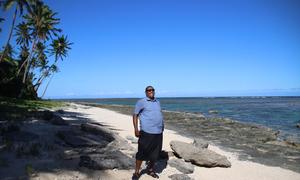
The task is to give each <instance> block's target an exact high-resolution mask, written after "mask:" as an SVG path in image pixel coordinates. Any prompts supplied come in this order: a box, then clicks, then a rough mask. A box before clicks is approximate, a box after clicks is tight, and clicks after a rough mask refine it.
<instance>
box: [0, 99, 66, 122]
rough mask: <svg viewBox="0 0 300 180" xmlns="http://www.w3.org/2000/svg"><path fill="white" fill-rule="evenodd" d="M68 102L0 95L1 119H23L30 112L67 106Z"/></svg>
mask: <svg viewBox="0 0 300 180" xmlns="http://www.w3.org/2000/svg"><path fill="white" fill-rule="evenodd" d="M66 105H67V104H66V103H64V102H59V101H52V100H24V99H16V98H7V97H0V121H1V120H2V121H3V120H8V121H11V120H21V119H24V117H26V116H28V115H29V114H30V113H32V112H35V111H38V110H41V109H52V108H59V107H63V106H66Z"/></svg>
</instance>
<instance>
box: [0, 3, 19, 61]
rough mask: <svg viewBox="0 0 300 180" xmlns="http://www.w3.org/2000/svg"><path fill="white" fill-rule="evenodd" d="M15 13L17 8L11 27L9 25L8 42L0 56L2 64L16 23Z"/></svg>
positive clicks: (15, 14)
mask: <svg viewBox="0 0 300 180" xmlns="http://www.w3.org/2000/svg"><path fill="white" fill-rule="evenodd" d="M17 13H18V8H17V6H16V9H15V13H14V16H13V21H12V25H11V28H10V32H9V35H8V40H7V42H6V45H5V47H4V51H3V52H2V54H1V57H0V62H2V60H3V59H4V55H5V52H6V49H7V46H8V44H9V41H10V39H11V36H12V33H13V30H14V26H15V22H16V17H17Z"/></svg>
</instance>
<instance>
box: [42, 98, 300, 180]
mask: <svg viewBox="0 0 300 180" xmlns="http://www.w3.org/2000/svg"><path fill="white" fill-rule="evenodd" d="M65 110H66V111H71V112H77V113H81V114H83V115H84V116H85V117H86V118H89V119H90V120H91V121H95V122H99V123H102V124H104V125H109V126H111V127H112V128H113V129H115V130H114V131H116V132H117V133H118V134H119V135H120V136H121V137H123V138H124V139H126V137H127V136H133V132H134V131H133V125H132V117H131V116H128V115H123V114H120V113H117V112H114V111H111V110H107V109H102V108H98V107H89V106H84V105H78V104H74V103H72V104H71V106H69V107H68V108H67V109H65ZM172 140H179V141H184V142H192V141H193V139H190V138H187V137H184V136H182V135H180V134H177V133H176V132H175V131H172V130H168V129H165V131H164V137H163V150H166V151H171V148H170V146H169V143H170V141H172ZM128 142H130V141H128ZM130 143H131V142H130ZM132 146H133V147H135V148H136V147H137V144H132ZM208 148H209V149H211V150H213V151H215V152H217V153H219V154H221V155H225V156H226V157H227V158H228V160H229V161H230V162H231V164H232V166H231V168H219V167H217V168H204V167H198V166H195V171H194V172H193V174H189V176H190V177H191V178H194V179H195V180H218V179H222V180H258V179H259V180H300V174H299V173H296V172H293V171H291V170H287V169H283V168H280V167H271V166H266V165H262V164H259V163H255V162H250V161H241V160H239V159H238V158H237V155H236V154H234V153H231V152H227V151H224V150H222V149H221V148H219V147H217V146H214V145H211V144H210V145H209V147H208ZM133 169H134V167H133ZM67 173H70V174H72V175H75V174H76V178H78V179H87V178H89V177H87V176H86V175H82V174H78V173H76V172H64V173H63V174H64V175H66V174H67ZM93 173H94V176H93V177H96V176H97V174H98V176H101V177H99V179H131V176H132V173H133V171H130V170H108V171H102V172H93ZM177 173H179V174H181V172H179V171H178V170H177V169H175V168H173V167H170V166H169V165H167V167H166V168H165V169H164V170H163V171H162V172H161V173H159V176H160V179H169V177H168V176H170V175H172V174H177ZM40 177H44V178H46V179H51V178H52V177H54V176H53V175H51V174H43V175H41V176H40ZM61 177H65V178H66V179H67V177H68V176H61ZM140 179H141V180H143V179H152V177H150V176H148V175H147V174H144V175H142V176H141V178H140Z"/></svg>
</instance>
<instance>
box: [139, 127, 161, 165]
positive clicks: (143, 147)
mask: <svg viewBox="0 0 300 180" xmlns="http://www.w3.org/2000/svg"><path fill="white" fill-rule="evenodd" d="M162 141H163V136H162V133H161V134H149V133H146V132H144V131H141V132H140V137H139V140H138V152H137V153H136V156H135V158H136V159H137V160H142V161H156V160H157V159H158V157H159V154H160V152H161V149H162Z"/></svg>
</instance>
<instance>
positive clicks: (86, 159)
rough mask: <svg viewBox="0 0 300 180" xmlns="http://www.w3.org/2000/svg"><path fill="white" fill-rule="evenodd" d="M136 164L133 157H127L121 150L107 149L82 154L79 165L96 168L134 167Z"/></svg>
mask: <svg viewBox="0 0 300 180" xmlns="http://www.w3.org/2000/svg"><path fill="white" fill-rule="evenodd" d="M134 165H135V160H134V159H133V158H130V157H127V156H126V155H125V154H123V153H122V152H120V151H105V152H103V153H101V154H100V153H98V154H92V155H89V156H87V155H83V156H80V161H79V166H81V167H87V168H89V169H94V170H105V169H132V168H133V167H134Z"/></svg>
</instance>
